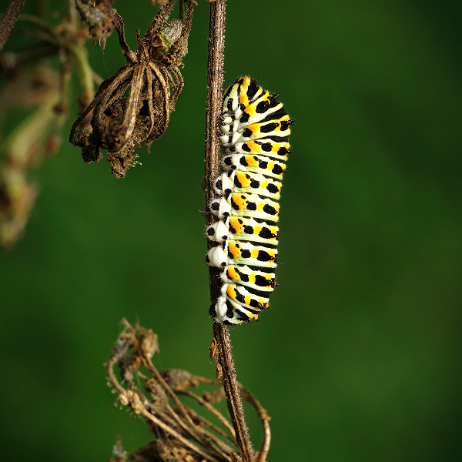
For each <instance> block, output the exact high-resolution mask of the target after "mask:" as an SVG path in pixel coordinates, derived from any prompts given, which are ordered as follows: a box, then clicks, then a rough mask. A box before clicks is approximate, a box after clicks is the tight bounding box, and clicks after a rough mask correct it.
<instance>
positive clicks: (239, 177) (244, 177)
mask: <svg viewBox="0 0 462 462" xmlns="http://www.w3.org/2000/svg"><path fill="white" fill-rule="evenodd" d="M236 176H237V180H238V181H239V183H241V185H242V187H243V188H247V187H248V186H249V184H250V178H249V177H248V176H247V175H246V174H245V173H242V172H239V171H238V172H237V175H236Z"/></svg>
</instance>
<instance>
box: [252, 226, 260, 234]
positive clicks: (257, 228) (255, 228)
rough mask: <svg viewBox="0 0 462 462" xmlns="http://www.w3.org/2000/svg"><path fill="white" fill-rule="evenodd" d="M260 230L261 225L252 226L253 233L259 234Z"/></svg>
mask: <svg viewBox="0 0 462 462" xmlns="http://www.w3.org/2000/svg"><path fill="white" fill-rule="evenodd" d="M261 230H262V226H254V228H253V233H254V234H260V233H261Z"/></svg>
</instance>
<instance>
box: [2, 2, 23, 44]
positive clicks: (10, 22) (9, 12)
mask: <svg viewBox="0 0 462 462" xmlns="http://www.w3.org/2000/svg"><path fill="white" fill-rule="evenodd" d="M24 3H26V0H11V1H10V3H9V4H8V6H7V7H6V11H5V14H4V15H3V17H2V19H1V21H0V50H2V49H3V45H5V42H6V41H7V40H8V37H9V36H10V33H11V29H13V26H14V24H15V22H16V20H17V19H18V14H19V12H20V11H21V10H22V7H23V6H24Z"/></svg>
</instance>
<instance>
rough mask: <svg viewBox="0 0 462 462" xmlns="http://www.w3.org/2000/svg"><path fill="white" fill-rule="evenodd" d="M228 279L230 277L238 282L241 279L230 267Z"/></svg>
mask: <svg viewBox="0 0 462 462" xmlns="http://www.w3.org/2000/svg"><path fill="white" fill-rule="evenodd" d="M228 277H230V278H231V279H232V280H233V281H237V280H238V279H239V274H238V272H237V271H236V270H235V269H234V267H228Z"/></svg>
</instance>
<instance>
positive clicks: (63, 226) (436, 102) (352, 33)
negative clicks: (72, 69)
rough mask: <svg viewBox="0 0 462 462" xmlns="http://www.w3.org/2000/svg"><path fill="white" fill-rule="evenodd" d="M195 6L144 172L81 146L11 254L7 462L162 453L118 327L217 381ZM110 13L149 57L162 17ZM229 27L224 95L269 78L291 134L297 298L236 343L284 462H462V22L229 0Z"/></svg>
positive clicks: (335, 6)
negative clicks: (118, 448)
mask: <svg viewBox="0 0 462 462" xmlns="http://www.w3.org/2000/svg"><path fill="white" fill-rule="evenodd" d="M2 3H3V5H5V6H6V1H5V2H2ZM29 3H32V2H29ZM198 3H199V5H198V7H197V8H196V10H195V14H194V23H193V30H192V33H191V37H190V47H189V49H190V52H189V55H188V56H187V57H186V58H185V60H184V63H185V68H184V78H185V82H186V84H185V88H184V91H183V93H182V94H181V96H180V98H179V101H178V104H177V107H176V112H175V113H174V114H173V115H172V118H171V123H170V127H169V129H168V131H167V133H166V134H165V135H164V136H163V137H162V138H161V139H160V140H159V141H157V142H155V143H154V144H153V145H152V148H151V153H150V154H148V153H147V151H146V150H140V152H139V153H140V160H141V162H142V164H143V165H142V166H137V167H136V168H134V169H131V170H129V172H128V174H127V178H126V179H124V180H117V179H115V178H114V177H112V176H111V175H110V172H109V164H108V163H107V162H105V161H104V160H103V161H101V163H100V164H98V165H95V164H92V165H86V164H85V163H84V162H83V161H82V160H81V158H80V152H79V149H78V148H75V147H73V146H70V145H69V144H67V143H66V142H64V144H63V146H62V148H61V149H60V151H59V153H58V154H57V155H56V156H54V157H53V158H52V159H50V160H48V161H47V162H45V163H43V164H42V165H41V166H40V167H39V168H38V169H37V170H36V171H34V173H33V178H34V179H35V181H37V182H38V183H39V184H40V187H41V193H40V196H39V198H38V201H37V204H36V208H35V210H34V212H33V215H32V217H31V220H30V223H29V224H28V226H27V232H26V235H25V236H24V238H23V239H22V240H21V241H20V242H19V243H18V244H17V246H16V247H15V248H14V249H11V250H9V251H5V250H1V251H0V258H1V278H0V289H1V292H0V305H1V309H0V311H1V321H0V328H1V335H0V339H1V340H0V341H1V355H2V378H1V386H2V400H1V402H2V420H3V423H4V425H3V429H2V432H1V434H2V440H3V442H2V449H1V453H2V459H4V460H16V461H24V462H27V461H35V462H36V461H47V462H55V461H56V462H58V461H59V462H62V461H66V462H72V461H82V460H94V461H107V460H108V459H109V458H110V457H111V452H112V446H113V444H114V443H115V440H116V436H117V435H121V436H122V442H123V445H124V448H125V449H126V450H127V451H129V452H131V451H133V450H135V449H136V448H138V447H140V446H142V445H144V444H147V443H148V442H149V441H150V440H151V436H150V433H149V431H148V430H147V427H146V426H145V425H144V423H143V422H142V421H141V420H139V419H138V418H136V417H134V416H133V415H132V414H130V413H127V412H124V411H121V410H119V409H118V408H117V407H116V406H114V401H115V397H114V395H113V394H111V392H110V389H109V388H108V386H107V383H106V378H105V373H104V368H103V364H104V362H105V361H106V359H107V358H108V355H109V353H110V351H111V348H112V346H113V343H114V341H115V339H116V337H117V335H118V333H119V332H120V330H121V325H120V320H121V319H122V318H123V317H126V318H127V319H128V320H130V321H131V322H140V323H141V324H142V325H144V326H145V327H148V328H152V329H154V330H155V331H156V332H157V333H158V334H159V338H160V348H161V353H160V356H159V357H158V358H157V363H156V364H157V366H158V367H159V368H161V369H162V368H184V369H187V370H189V371H191V372H193V373H196V374H199V375H205V376H209V377H212V376H213V374H214V366H213V364H212V363H211V361H210V359H209V357H208V345H209V343H210V340H211V330H212V323H211V320H210V319H209V317H208V314H207V308H208V305H209V294H208V276H207V275H208V270H207V267H206V265H205V262H204V254H205V250H206V242H205V239H204V218H203V216H202V215H201V214H200V212H199V211H200V209H201V207H202V205H203V201H204V199H203V194H202V191H201V187H200V183H201V179H202V176H203V171H204V166H203V146H204V127H205V102H206V64H207V34H208V17H209V5H208V3H207V2H205V1H204V0H198ZM28 7H29V8H30V7H31V5H29V6H28ZM53 7H54V8H56V9H60V8H61V5H60V2H54V3H53V2H51V9H53ZM115 7H116V8H117V10H118V11H119V13H120V14H121V15H122V16H123V18H124V20H125V23H126V31H127V38H128V42H129V44H130V45H131V46H132V47H135V43H136V42H135V35H134V30H135V29H140V30H141V31H142V33H144V31H145V30H146V28H147V27H148V25H149V22H150V19H151V18H152V17H153V15H154V13H155V10H154V9H153V8H152V7H151V6H150V4H149V2H148V1H147V0H146V1H137V2H121V1H116V3H115ZM227 19H228V23H227V36H226V38H227V40H226V61H225V69H226V75H225V81H226V82H227V83H230V82H232V81H233V80H234V79H235V78H236V77H237V76H239V75H243V74H248V75H251V76H252V77H255V78H258V79H259V81H260V83H261V85H263V86H264V87H265V88H267V89H270V90H271V91H274V92H279V93H280V94H281V97H280V99H281V100H282V101H283V102H284V103H285V105H286V108H287V110H288V112H289V113H290V115H291V116H292V117H293V118H294V119H295V120H296V124H295V125H294V126H293V135H292V138H291V142H292V144H293V150H294V153H293V154H292V155H291V158H290V163H289V169H288V173H287V175H286V179H285V185H284V190H283V196H282V218H281V223H280V226H281V240H280V260H281V265H280V267H279V269H278V276H279V282H280V283H281V287H279V288H278V289H277V290H276V291H275V293H274V295H273V297H272V305H273V308H274V309H273V310H272V311H270V312H268V313H264V314H263V315H262V316H261V323H260V324H257V325H253V326H243V327H240V328H235V329H233V330H232V332H231V336H232V342H233V346H234V350H233V351H234V355H235V361H236V367H237V371H238V378H239V380H240V381H241V382H242V383H243V384H244V385H245V386H246V387H247V388H249V389H250V390H251V391H252V392H253V393H254V394H255V395H256V396H257V397H258V399H259V400H260V401H261V403H262V404H263V406H264V407H265V408H266V409H267V410H268V413H269V415H271V416H272V421H271V424H272V432H273V439H272V448H271V452H270V459H269V460H273V461H300V460H307V461H316V462H335V461H342V462H350V461H351V462H353V461H354V462H360V461H375V462H381V461H384V462H385V461H387V462H388V461H394V462H399V461H403V462H409V461H419V462H424V461H435V462H436V461H438V462H442V461H456V460H462V448H461V446H462V431H461V430H462V406H461V366H462V355H461V277H460V276H461V266H460V263H461V258H460V257H461V254H460V251H461V245H460V244H461V220H460V210H461V209H460V202H461V190H460V181H461V175H460V174H461V169H460V160H461V147H462V146H461V101H462V98H461V67H462V66H461V59H460V51H461V50H460V44H461V43H462V42H461V40H460V38H461V37H460V3H459V2H456V1H448V0H444V1H440V2H432V1H425V0H423V1H422V0H419V1H414V0H399V1H397V0H387V1H384V0H376V1H373V2H370V1H358V0H353V1H350V2H341V1H336V0H331V1H327V2H313V1H301V0H298V1H293V2H281V1H275V0H265V1H264V2H256V1H253V2H252V1H243V0H234V1H230V2H229V5H228V17H227ZM12 43H13V42H12ZM89 47H90V54H91V63H92V65H93V66H94V68H95V70H96V72H97V73H99V74H100V75H101V76H102V77H103V78H107V77H108V76H110V75H112V74H113V73H115V72H116V70H117V69H118V68H119V67H120V66H122V65H123V64H124V61H123V58H122V56H121V54H120V51H119V48H118V44H117V40H116V37H114V36H113V37H111V38H110V39H109V40H108V45H107V49H106V51H105V52H104V53H102V52H101V51H100V50H99V48H98V47H97V45H95V46H92V45H91V44H89ZM71 119H72V117H70V118H69V122H68V124H67V126H66V133H65V134H64V139H66V138H67V134H68V132H69V128H70V124H71V122H72V120H71ZM248 414H249V422H248V423H249V425H250V427H251V435H252V439H253V440H254V442H255V444H256V445H258V444H259V442H260V441H261V438H262V434H261V429H260V427H259V426H258V423H257V421H256V419H255V418H253V417H252V416H251V413H250V412H248Z"/></svg>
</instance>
